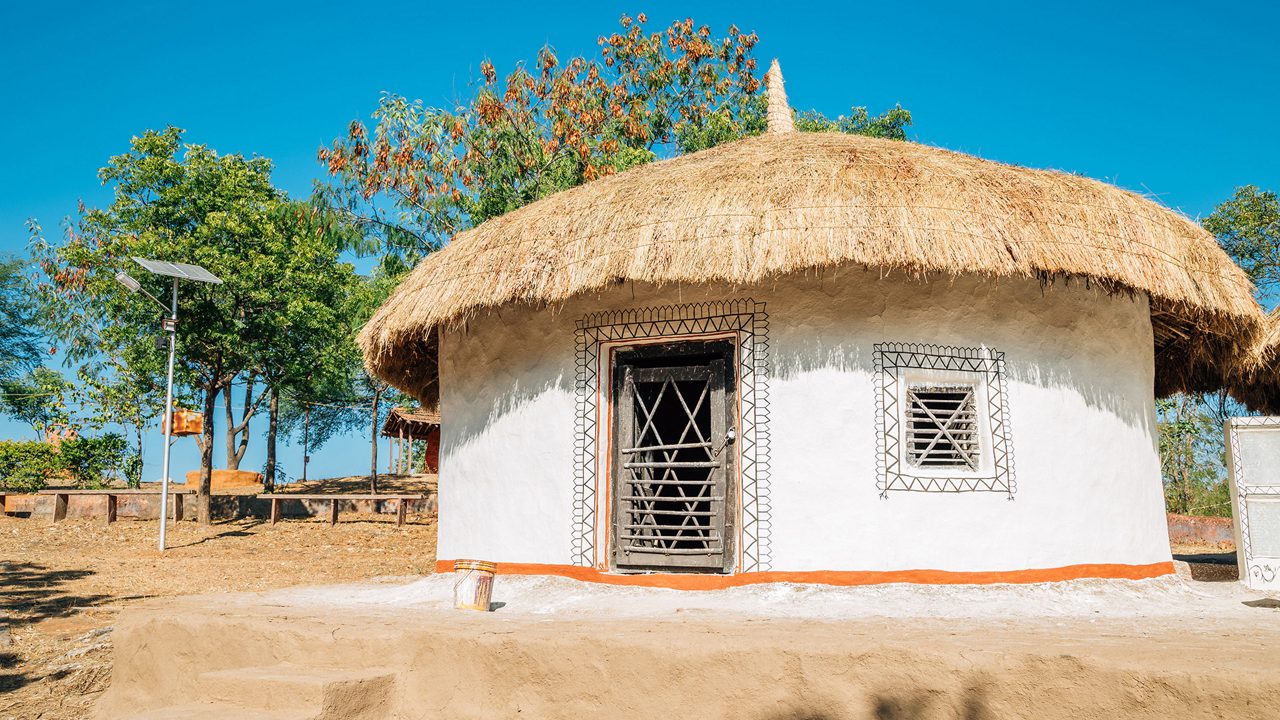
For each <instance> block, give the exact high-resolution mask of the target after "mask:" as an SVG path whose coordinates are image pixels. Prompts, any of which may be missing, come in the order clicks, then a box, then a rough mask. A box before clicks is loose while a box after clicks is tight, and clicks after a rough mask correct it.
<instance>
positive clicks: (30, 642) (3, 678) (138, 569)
mask: <svg viewBox="0 0 1280 720" xmlns="http://www.w3.org/2000/svg"><path fill="white" fill-rule="evenodd" d="M169 527H170V530H169V538H170V543H171V546H172V547H171V549H170V550H169V551H168V552H166V553H165V554H163V555H161V554H160V553H159V551H158V550H157V549H156V536H157V532H158V524H157V523H156V522H155V521H130V520H122V521H120V522H117V523H115V524H113V525H109V526H108V525H105V524H103V523H102V522H101V521H91V520H66V521H63V522H59V523H57V524H56V525H55V524H51V523H48V522H47V521H44V520H39V519H36V520H32V519H19V518H12V517H4V516H0V608H3V612H4V614H5V618H4V619H3V620H4V622H7V624H8V627H9V633H10V637H11V639H12V645H11V646H8V647H0V720H8V719H9V718H42V719H45V720H71V719H72V718H83V717H87V716H88V709H89V707H90V706H91V705H92V703H93V701H94V700H95V699H96V697H97V695H98V693H100V692H101V691H102V690H104V689H105V688H106V686H107V684H108V683H109V682H110V678H111V649H112V648H111V626H112V624H113V623H114V622H115V618H116V616H117V615H118V614H119V611H120V609H121V608H123V607H126V606H128V605H130V604H133V603H137V602H139V601H141V600H144V599H146V598H154V597H166V596H173V595H187V594H195V593H207V592H232V591H242V590H267V589H271V588H278V587H284V586H289V585H301V584H322V583H333V582H346V581H353V580H362V579H368V578H373V577H378V576H404V575H422V574H427V573H431V572H433V570H434V567H435V542H436V541H435V518H434V517H413V516H410V523H409V524H407V525H405V526H403V527H396V525H395V522H394V521H391V520H388V518H387V516H385V515H384V516H377V517H376V518H375V517H374V516H365V515H358V514H355V513H351V514H344V515H343V516H342V521H341V522H340V523H339V524H338V525H337V526H335V527H332V528H331V527H329V526H328V524H327V523H325V522H323V521H320V520H314V521H307V520H289V521H284V522H281V523H279V524H277V525H275V526H272V525H270V524H267V523H264V522H262V521H260V520H236V521H229V522H223V523H217V524H214V525H212V526H210V527H201V526H199V525H197V524H196V523H194V522H182V523H176V524H172V525H170V526H169ZM0 632H2V631H0ZM0 637H2V636H0ZM2 642H3V641H2V639H0V644H2Z"/></svg>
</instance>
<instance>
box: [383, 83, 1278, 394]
mask: <svg viewBox="0 0 1280 720" xmlns="http://www.w3.org/2000/svg"><path fill="white" fill-rule="evenodd" d="M769 75H770V77H767V78H766V79H767V80H768V81H769V85H770V94H771V96H772V95H774V94H775V91H776V95H778V96H781V97H783V98H785V94H784V93H783V92H782V88H781V82H780V80H781V73H780V72H779V73H776V77H772V76H774V75H775V72H773V71H772V70H771V72H770V74H769ZM776 109H777V108H774V110H776ZM776 114H777V113H771V117H772V115H776ZM787 115H788V119H789V112H788V113H787ZM778 130H779V128H778V127H777V126H776V125H775V126H774V127H772V128H771V131H770V132H768V133H765V134H763V135H760V136H758V137H753V138H749V139H745V140H741V141H738V142H734V143H730V144H726V145H722V146H719V147H716V148H712V149H710V150H706V151H703V152H698V153H693V154H690V155H685V156H682V157H677V158H674V159H671V160H665V161H662V162H656V163H652V164H649V165H644V166H641V167H638V168H635V169H632V170H629V171H627V172H624V173H620V174H617V175H613V176H610V177H606V178H603V179H600V180H596V181H594V182H592V183H589V184H587V185H583V186H580V187H576V188H573V189H571V190H566V191H564V192H561V193H558V194H556V195H553V196H551V197H548V198H544V199H542V200H540V201H538V202H535V203H532V204H530V205H528V206H525V207H523V208H520V209H518V210H515V211H513V212H510V213H508V214H506V215H503V216H501V217H497V218H494V219H492V220H489V221H488V222H485V223H484V224H482V225H480V226H478V227H476V228H474V229H471V230H468V231H466V232H463V233H459V234H458V235H457V236H456V237H455V238H454V239H453V240H452V242H450V243H449V244H448V245H447V246H446V247H445V248H444V249H443V250H440V251H439V252H436V253H434V254H432V255H430V256H428V257H427V258H426V259H424V260H423V261H422V262H421V263H420V264H419V265H418V267H417V268H415V269H414V270H413V272H412V273H411V274H410V275H409V276H408V277H407V278H406V279H405V281H404V282H403V283H402V284H401V285H400V287H399V288H397V289H396V291H395V292H394V293H393V294H392V295H391V297H390V298H389V299H388V300H387V302H386V303H385V304H384V305H383V306H382V308H381V309H380V310H379V311H378V312H377V313H376V314H375V315H374V316H373V318H372V319H371V320H370V321H369V323H368V324H367V325H366V326H365V327H364V329H363V331H362V332H361V334H360V344H361V347H362V348H363V350H364V353H365V362H366V364H367V365H368V367H369V369H370V370H371V371H372V372H374V373H375V374H377V375H378V376H380V377H382V378H384V379H385V380H387V381H388V382H390V383H392V384H394V385H396V386H397V387H400V388H401V389H403V390H405V391H407V392H409V393H412V394H414V395H416V396H417V397H419V398H420V399H422V400H423V402H425V403H431V402H432V401H433V399H434V397H435V392H436V390H435V372H436V350H435V347H436V345H435V343H436V339H435V338H436V331H437V329H438V328H440V327H443V326H449V325H451V324H458V323H461V322H463V321H465V319H466V318H468V317H469V316H471V315H472V314H474V313H477V312H481V311H484V310H486V309H489V308H496V307H499V306H502V305H506V304H510V303H531V304H535V305H539V304H542V305H545V304H554V303H559V302H563V301H565V300H566V299H568V298H571V297H574V296H577V295H581V294H583V293H589V292H593V291H598V290H600V289H603V288H605V287H608V286H610V285H613V284H615V283H617V282H620V281H627V280H633V281H640V282H647V283H656V284H664V283H704V282H711V281H723V282H729V283H734V284H737V285H748V284H753V283H759V282H761V281H764V280H766V279H769V278H773V277H777V276H779V275H782V274H785V273H794V272H799V271H805V270H810V269H814V268H823V267H829V266H836V265H854V266H864V267H869V268H884V269H894V270H901V271H906V272H908V273H914V274H962V273H974V274H979V275H986V276H992V277H1005V276H1007V277H1026V278H1039V279H1041V280H1051V279H1060V278H1079V279H1084V280H1087V281H1089V282H1096V283H1099V284H1100V285H1102V286H1104V287H1106V288H1108V289H1113V290H1116V291H1121V292H1125V291H1128V292H1138V293H1145V294H1147V295H1148V296H1149V297H1150V299H1151V314H1152V321H1153V325H1154V327H1155V333H1156V346H1155V353H1156V363H1157V391H1158V392H1159V393H1160V394H1166V393H1169V392H1173V391H1177V390H1182V389H1187V390H1208V389H1214V388H1217V387H1220V386H1221V384H1222V382H1223V373H1222V371H1221V370H1220V368H1223V367H1226V365H1227V364H1229V363H1230V362H1231V361H1233V360H1234V358H1236V357H1237V356H1238V355H1239V353H1240V352H1242V351H1243V349H1244V348H1245V347H1246V346H1247V345H1248V343H1250V342H1251V341H1252V339H1253V336H1254V334H1255V333H1256V331H1257V330H1258V328H1259V327H1260V325H1261V323H1262V320H1263V313H1262V311H1261V309H1260V308H1259V307H1258V305H1257V303H1256V302H1255V301H1254V299H1253V286H1252V284H1251V283H1250V281H1249V278H1248V277H1247V276H1246V275H1245V273H1244V272H1243V271H1242V270H1240V268H1239V267H1237V266H1236V265H1235V264H1234V263H1233V262H1232V261H1231V260H1230V258H1228V257H1227V255H1226V254H1225V253H1224V252H1223V251H1222V250H1221V249H1220V248H1219V247H1218V244H1217V243H1216V242H1215V241H1214V238H1213V237H1212V236H1211V235H1210V234H1209V233H1208V232H1206V231H1205V230H1204V229H1202V228H1201V227H1200V226H1199V225H1198V224H1196V223H1195V222H1193V221H1192V220H1190V219H1189V218H1187V217H1186V216H1184V215H1182V214H1180V213H1177V212H1174V211H1173V210H1170V209H1168V208H1165V207H1163V206H1161V205H1159V204H1157V203H1156V202H1154V201H1152V200H1150V199H1148V198H1145V197H1142V196H1139V195H1137V194H1134V193H1131V192H1128V191H1126V190H1121V189H1119V188H1117V187H1114V186H1112V185H1108V184H1105V183H1101V182H1098V181H1096V180H1091V179H1089V178H1085V177H1080V176H1077V175H1070V174H1067V173H1062V172H1055V171H1046V170H1031V169H1027V168H1022V167H1016V166H1013V165H1005V164H1002V163H997V162H991V161H988V160H982V159H979V158H976V157H973V156H970V155H965V154H962V153H958V152H951V151H948V150H942V149H939V148H935V147H928V146H925V145H920V144H916V143H911V142H901V141H890V140H879V139H873V138H868V137H862V136H856V135H845V134H839V133H802V132H794V131H785V130H783V131H778Z"/></svg>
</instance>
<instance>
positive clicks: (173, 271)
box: [133, 257, 222, 285]
mask: <svg viewBox="0 0 1280 720" xmlns="http://www.w3.org/2000/svg"><path fill="white" fill-rule="evenodd" d="M133 261H134V262H136V263H138V264H139V265H141V266H142V267H144V268H146V269H147V270H150V271H151V272H153V273H155V274H156V275H166V276H168V277H176V278H182V279H183V280H195V281H196V282H207V283H215V284H217V285H221V284H222V280H220V279H219V278H218V276H217V275H214V274H213V273H211V272H209V271H208V270H205V269H204V268H202V267H200V266H199V265H188V264H187V263H175V262H169V261H167V260H145V259H143V258H140V257H135V258H134V259H133Z"/></svg>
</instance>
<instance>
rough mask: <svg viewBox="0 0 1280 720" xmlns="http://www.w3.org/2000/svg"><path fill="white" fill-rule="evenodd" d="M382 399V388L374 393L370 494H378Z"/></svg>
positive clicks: (376, 389)
mask: <svg viewBox="0 0 1280 720" xmlns="http://www.w3.org/2000/svg"><path fill="white" fill-rule="evenodd" d="M381 399H382V388H375V389H374V391H373V431H372V432H373V442H372V443H370V444H371V445H372V446H373V451H372V454H371V455H370V456H369V492H372V493H374V494H375V495H376V494H377V492H378V401H379V400H381Z"/></svg>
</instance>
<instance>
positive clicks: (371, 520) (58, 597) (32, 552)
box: [0, 481, 1235, 720]
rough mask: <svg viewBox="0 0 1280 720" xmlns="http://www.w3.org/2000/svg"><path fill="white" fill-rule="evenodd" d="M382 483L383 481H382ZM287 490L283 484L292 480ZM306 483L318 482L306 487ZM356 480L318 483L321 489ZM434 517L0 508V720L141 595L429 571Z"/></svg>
mask: <svg viewBox="0 0 1280 720" xmlns="http://www.w3.org/2000/svg"><path fill="white" fill-rule="evenodd" d="M389 485H390V487H387V488H384V489H392V488H395V487H396V484H395V483H390V484H389ZM298 489H299V488H290V490H295V491H296V490H298ZM307 489H308V490H311V491H317V490H319V488H314V487H313V488H307ZM354 489H356V488H354V487H350V488H349V487H346V485H343V484H342V483H341V482H336V483H335V481H329V484H328V485H326V486H325V487H324V490H327V491H336V490H346V491H351V490H354ZM435 530H436V528H435V518H434V517H433V516H417V517H414V516H411V517H410V522H409V524H407V525H405V526H404V527H397V526H396V525H395V523H394V516H393V515H379V516H373V515H357V514H344V515H343V516H342V520H341V522H340V523H339V524H338V525H337V526H336V527H329V526H328V525H327V523H325V522H323V521H321V520H319V519H314V520H289V521H284V522H281V523H279V524H277V525H275V526H272V525H270V524H269V523H267V522H265V521H263V520H256V519H246V520H236V521H226V522H220V523H216V524H214V525H212V526H210V527H201V526H199V525H197V524H196V523H194V522H189V521H187V522H182V523H176V524H171V525H170V530H169V542H170V548H171V549H170V550H169V551H168V552H166V553H164V554H163V555H161V554H160V553H159V552H158V550H157V549H156V538H157V533H158V524H157V523H156V522H155V521H133V520H122V521H120V522H117V523H115V524H113V525H106V524H104V523H103V522H101V521H91V520H67V521H63V522H60V523H57V524H51V523H49V522H48V521H47V520H42V519H23V518H13V517H4V516H0V720H9V719H10V718H13V719H15V720H16V719H19V718H21V719H23V720H25V719H27V718H39V719H42V720H70V719H72V718H81V717H86V716H88V713H89V708H90V707H91V706H92V705H93V703H94V702H95V700H96V699H97V697H98V696H99V695H100V694H101V693H102V691H103V690H105V688H106V687H107V685H108V684H109V682H110V678H111V650H112V628H113V625H114V624H115V622H116V619H117V617H118V615H119V613H120V610H121V609H122V608H125V607H127V606H130V605H132V604H135V603H139V602H142V601H145V600H148V599H152V598H163V597H172V596H179V595H195V594H208V593H221V592H234V591H261V590H270V589H276V588H284V587H290V586H297V585H322V584H331V583H340V582H351V581H360V580H369V579H373V578H388V577H405V576H422V575H427V574H430V573H432V572H433V569H434V563H435ZM1174 553H1175V556H1176V557H1177V558H1178V559H1182V560H1189V561H1192V562H1193V565H1192V568H1193V572H1192V574H1193V575H1194V576H1195V577H1196V578H1197V579H1199V580H1216V581H1223V580H1234V578H1235V566H1234V558H1233V556H1232V555H1230V554H1229V553H1226V552H1224V549H1223V548H1218V547H1197V546H1177V547H1175V548H1174Z"/></svg>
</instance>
